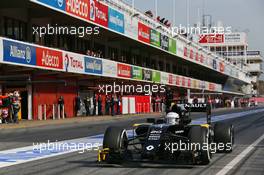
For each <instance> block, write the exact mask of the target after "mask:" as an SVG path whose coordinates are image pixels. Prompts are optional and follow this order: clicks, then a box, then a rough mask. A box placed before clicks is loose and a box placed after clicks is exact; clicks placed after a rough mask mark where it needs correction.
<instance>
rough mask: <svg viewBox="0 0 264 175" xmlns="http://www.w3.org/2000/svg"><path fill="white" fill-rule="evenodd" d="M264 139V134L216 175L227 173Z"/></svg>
mask: <svg viewBox="0 0 264 175" xmlns="http://www.w3.org/2000/svg"><path fill="white" fill-rule="evenodd" d="M262 140H264V134H263V135H262V136H260V137H259V138H258V139H257V140H256V141H255V142H253V143H252V144H251V145H249V146H248V147H247V148H246V149H244V151H242V152H241V153H240V154H239V155H237V156H236V157H235V158H234V159H233V160H232V161H231V162H229V163H228V164H227V165H226V166H224V167H223V168H222V169H221V170H220V171H219V172H218V173H217V174H216V175H225V174H227V173H228V172H229V171H231V170H232V169H233V168H234V167H235V166H236V165H237V164H238V163H239V162H240V161H242V160H243V159H244V158H245V157H246V156H247V155H249V153H250V152H252V151H253V149H254V148H255V147H256V146H257V145H258V144H259V143H260V142H261V141H262Z"/></svg>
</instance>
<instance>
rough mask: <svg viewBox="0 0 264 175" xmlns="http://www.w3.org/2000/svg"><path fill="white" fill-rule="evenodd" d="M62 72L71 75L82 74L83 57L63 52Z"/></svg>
mask: <svg viewBox="0 0 264 175" xmlns="http://www.w3.org/2000/svg"><path fill="white" fill-rule="evenodd" d="M63 60H64V70H65V71H66V72H72V73H84V57H83V56H82V55H79V54H75V53H71V52H63Z"/></svg>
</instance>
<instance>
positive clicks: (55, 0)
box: [36, 0, 66, 11]
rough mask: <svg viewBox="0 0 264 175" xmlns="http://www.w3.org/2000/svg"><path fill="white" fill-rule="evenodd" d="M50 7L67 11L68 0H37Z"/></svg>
mask: <svg viewBox="0 0 264 175" xmlns="http://www.w3.org/2000/svg"><path fill="white" fill-rule="evenodd" d="M36 1H37V2H41V3H43V4H45V5H48V6H50V7H53V8H56V9H59V10H63V11H65V6H66V1H65V0H36Z"/></svg>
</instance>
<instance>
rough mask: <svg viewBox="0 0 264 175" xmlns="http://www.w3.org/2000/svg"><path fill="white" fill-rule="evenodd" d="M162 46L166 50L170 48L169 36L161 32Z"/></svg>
mask: <svg viewBox="0 0 264 175" xmlns="http://www.w3.org/2000/svg"><path fill="white" fill-rule="evenodd" d="M160 46H161V48H162V49H164V50H169V37H168V36H167V35H162V34H160Z"/></svg>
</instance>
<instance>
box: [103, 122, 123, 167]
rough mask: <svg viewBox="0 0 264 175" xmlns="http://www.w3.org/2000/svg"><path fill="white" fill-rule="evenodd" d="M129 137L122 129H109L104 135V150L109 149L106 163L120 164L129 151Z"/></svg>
mask: <svg viewBox="0 0 264 175" xmlns="http://www.w3.org/2000/svg"><path fill="white" fill-rule="evenodd" d="M127 146H128V137H127V132H126V130H125V129H122V128H120V127H108V128H107V129H106V131H105V134H104V140H103V148H104V149H106V148H108V149H109V154H108V156H107V159H106V161H107V162H109V163H120V162H121V161H122V160H123V158H124V153H125V152H126V150H127Z"/></svg>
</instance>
